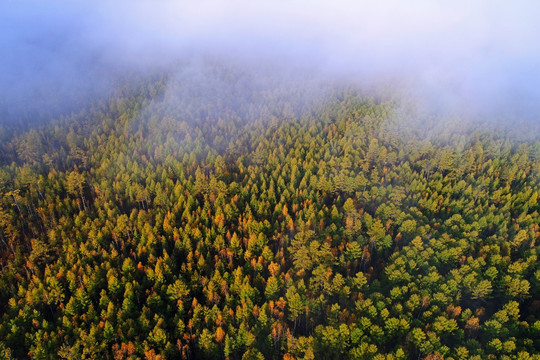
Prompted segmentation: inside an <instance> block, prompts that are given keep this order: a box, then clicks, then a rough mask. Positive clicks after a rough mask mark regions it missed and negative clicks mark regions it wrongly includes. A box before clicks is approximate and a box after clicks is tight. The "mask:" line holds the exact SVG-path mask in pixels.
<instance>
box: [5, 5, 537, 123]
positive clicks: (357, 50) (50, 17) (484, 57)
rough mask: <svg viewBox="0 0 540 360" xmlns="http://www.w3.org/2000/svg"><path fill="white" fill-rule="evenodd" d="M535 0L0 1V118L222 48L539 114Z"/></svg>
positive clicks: (446, 104) (460, 104)
mask: <svg viewBox="0 0 540 360" xmlns="http://www.w3.org/2000/svg"><path fill="white" fill-rule="evenodd" d="M538 18H540V5H539V4H538V3H537V2H535V1H525V0H517V1H512V2H493V1H486V0H478V1H465V0H458V1H453V2H446V1H433V0H431V1H428V0H417V1H408V2H404V1H397V0H383V1H369V2H368V1H347V0H337V1H324V2H323V1H305V0H302V1H300V0H297V1H295V0H292V1H284V0H274V1H247V0H235V1H217V0H202V1H197V2H188V1H176V2H175V1H169V0H163V1H146V0H145V1H131V2H129V1H103V0H98V1H93V2H87V3H84V4H81V3H80V2H70V1H54V0H53V1H48V2H41V1H37V0H26V1H25V0H22V1H20V0H19V1H15V0H7V1H3V2H2V3H1V4H0V46H1V47H2V49H3V51H2V57H1V58H0V78H1V79H2V80H1V83H0V96H1V98H2V100H0V108H1V109H2V112H0V114H1V115H2V116H3V118H0V121H2V119H4V120H5V119H6V118H7V117H10V116H11V117H17V116H19V115H20V114H21V113H24V112H27V113H28V112H29V111H32V110H36V109H37V110H40V109H41V110H42V111H43V109H47V108H48V107H49V108H58V109H61V108H63V107H65V106H66V104H67V103H75V102H78V101H80V100H81V99H84V98H88V97H92V96H95V95H97V94H106V93H107V90H108V89H110V88H111V83H112V82H114V79H115V77H116V76H118V75H120V74H122V73H123V72H124V71H146V70H149V69H154V68H156V67H166V66H168V65H169V64H171V63H174V62H175V61H177V60H178V59H181V58H186V57H197V56H205V55H212V56H222V57H228V58H231V59H242V61H250V60H252V61H261V60H263V59H264V61H268V62H274V63H276V64H278V65H280V66H291V67H297V68H310V69H314V70H316V71H318V72H320V73H322V74H324V75H325V76H333V77H336V78H343V79H347V80H348V81H351V80H353V81H355V82H357V83H358V84H377V83H378V82H381V81H393V82H395V83H399V84H400V86H403V87H406V88H408V89H410V90H411V93H413V94H414V95H415V96H416V97H417V98H418V100H419V101H420V102H423V103H425V104H426V105H427V106H429V107H431V108H433V109H437V110H445V111H463V110H466V111H467V112H471V113H475V114H484V115H492V114H494V113H498V112H504V113H508V114H512V115H513V116H528V117H532V118H534V116H537V115H538V114H540V89H539V86H538V85H539V84H540V69H539V67H540V66H538V64H540V43H539V42H538V41H537V34H539V33H540V22H538Z"/></svg>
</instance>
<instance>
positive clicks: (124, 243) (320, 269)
mask: <svg viewBox="0 0 540 360" xmlns="http://www.w3.org/2000/svg"><path fill="white" fill-rule="evenodd" d="M179 66H180V67H182V66H183V65H179ZM261 73H264V72H261ZM261 73H258V71H255V70H253V71H252V70H250V69H243V68H238V67H235V66H228V65H222V64H218V63H215V62H208V63H205V64H204V65H202V66H196V67H189V66H187V67H185V68H181V69H180V70H178V71H174V72H167V71H159V72H155V73H153V74H151V75H148V76H144V77H142V76H141V77H138V78H134V79H129V80H127V79H124V80H121V81H120V80H119V81H118V84H116V88H115V90H114V92H113V93H112V94H111V95H110V96H108V97H106V98H102V99H96V100H95V101H92V102H89V103H88V104H86V105H84V106H80V107H72V108H70V110H69V112H67V111H66V112H64V113H62V114H55V115H54V116H52V115H51V116H49V117H48V118H47V120H43V119H42V118H43V117H42V118H40V120H39V121H34V122H31V121H30V122H21V123H16V122H8V121H3V120H2V119H1V118H0V264H1V272H0V358H2V359H115V360H120V359H148V360H150V359H154V360H157V359H231V360H232V359H239V360H240V359H242V360H251V359H287V360H293V359H378V360H398V359H429V360H437V359H449V360H450V359H454V360H458V359H475V360H479V359H508V360H510V359H516V360H518V359H519V360H528V359H540V267H539V266H538V264H539V261H538V254H537V253H538V251H540V239H539V237H540V214H539V212H540V205H539V192H540V184H539V181H540V139H539V137H538V134H540V130H539V129H538V121H537V122H536V124H537V125H536V127H534V126H533V128H532V129H533V131H528V133H527V134H520V133H519V130H515V128H516V127H518V126H516V125H515V124H518V123H516V122H510V124H511V125H510V126H508V127H506V128H505V127H503V126H499V125H496V124H498V123H497V122H495V121H492V119H486V121H485V122H482V121H472V120H470V119H467V118H466V116H462V117H459V116H445V115H442V114H437V113H425V112H423V111H421V110H419V109H417V108H416V106H415V105H414V104H411V103H407V101H405V100H404V99H405V98H403V97H401V98H399V97H397V96H393V95H392V94H391V92H389V91H379V92H378V94H377V95H376V96H375V95H373V94H370V93H369V92H366V91H364V90H360V89H358V88H355V87H354V86H351V85H347V84H337V83H328V82H324V81H319V80H315V79H314V78H313V77H310V76H309V75H306V76H293V75H290V74H281V75H280V76H275V73H276V72H272V71H269V72H267V74H268V75H265V76H263V75H261ZM0 114H1V112H0ZM44 117H47V116H44ZM4 120H5V119H4ZM533 124H534V122H533ZM512 130H514V131H512ZM536 241H539V244H537V243H536Z"/></svg>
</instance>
